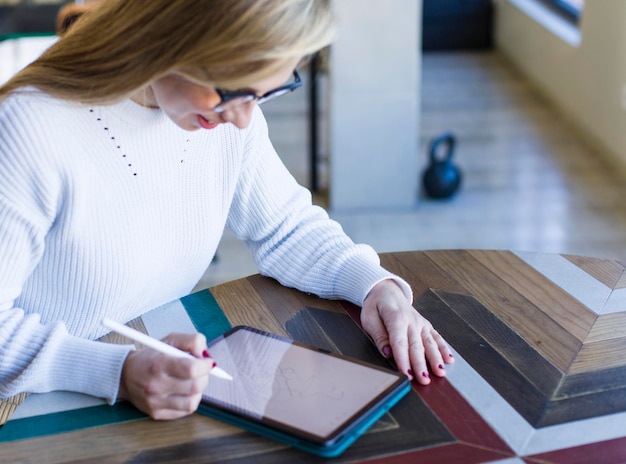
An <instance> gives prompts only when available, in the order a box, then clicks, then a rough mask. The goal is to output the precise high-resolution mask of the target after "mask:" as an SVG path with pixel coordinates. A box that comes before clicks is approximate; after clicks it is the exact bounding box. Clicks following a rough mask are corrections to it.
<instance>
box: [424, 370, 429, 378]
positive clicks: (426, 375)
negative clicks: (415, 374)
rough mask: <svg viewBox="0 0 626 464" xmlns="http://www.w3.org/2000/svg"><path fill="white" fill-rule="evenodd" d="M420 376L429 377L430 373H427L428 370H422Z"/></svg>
mask: <svg viewBox="0 0 626 464" xmlns="http://www.w3.org/2000/svg"><path fill="white" fill-rule="evenodd" d="M422 377H426V378H429V377H430V375H429V374H428V372H426V371H424V372H422Z"/></svg>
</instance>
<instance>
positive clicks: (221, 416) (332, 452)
mask: <svg viewBox="0 0 626 464" xmlns="http://www.w3.org/2000/svg"><path fill="white" fill-rule="evenodd" d="M410 391H411V384H410V382H409V380H408V379H407V380H406V381H405V382H403V383H402V384H400V385H399V386H398V388H397V389H396V390H395V391H393V392H391V393H390V394H389V395H388V396H387V398H385V399H383V400H382V401H381V402H380V404H378V405H377V406H375V407H374V408H373V409H371V410H370V411H369V413H367V414H366V415H364V416H362V417H361V418H360V420H358V422H355V423H354V424H353V426H352V427H351V428H350V429H348V430H347V431H346V433H345V434H344V435H343V436H342V437H341V438H339V439H338V440H337V441H335V442H334V443H332V444H330V445H328V446H324V445H319V444H317V443H312V442H308V441H304V440H301V439H299V438H298V437H294V436H293V435H289V434H287V433H284V432H282V431H279V430H276V429H273V428H270V427H267V426H264V425H262V424H259V423H257V422H252V421H250V420H246V419H243V418H241V417H239V416H236V415H234V414H231V413H229V412H226V411H222V410H220V409H217V408H214V407H212V406H209V405H207V404H205V403H202V404H200V407H199V408H198V412H199V413H201V414H204V415H207V416H209V417H213V418H214V419H217V420H220V421H223V422H226V423H228V424H231V425H234V426H236V427H241V428H242V429H245V430H248V431H250V432H253V433H256V434H258V435H261V436H264V437H266V438H270V439H272V440H275V441H278V442H280V443H284V444H286V445H289V446H293V447H294V448H298V449H301V450H303V451H307V452H309V453H313V454H316V455H318V456H322V457H325V458H334V457H337V456H339V455H340V454H341V453H343V452H344V451H345V450H346V449H347V448H348V447H349V446H350V445H352V444H353V443H354V442H355V441H356V440H357V438H359V437H360V436H361V435H363V434H364V433H365V431H366V430H367V429H369V428H370V427H371V426H372V425H373V424H374V423H375V422H376V421H377V420H378V419H380V418H381V417H382V416H383V415H384V414H385V413H386V412H387V411H388V410H389V409H390V408H391V407H393V406H394V405H395V404H396V403H398V401H400V400H401V399H402V398H403V397H404V396H405V395H406V394H407V393H409V392H410Z"/></svg>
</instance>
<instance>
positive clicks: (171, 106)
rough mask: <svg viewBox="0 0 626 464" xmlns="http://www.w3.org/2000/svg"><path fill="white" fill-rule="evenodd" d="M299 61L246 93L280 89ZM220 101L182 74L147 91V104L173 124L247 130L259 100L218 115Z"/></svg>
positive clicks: (162, 80)
mask: <svg viewBox="0 0 626 464" xmlns="http://www.w3.org/2000/svg"><path fill="white" fill-rule="evenodd" d="M298 61H299V60H298V59H293V60H292V61H290V62H288V63H286V64H285V65H284V66H283V67H282V68H280V69H279V70H278V71H277V72H276V73H275V74H273V75H271V76H270V77H268V78H266V79H263V80H261V81H258V82H255V83H254V85H252V86H250V88H249V89H246V90H251V91H253V92H254V93H255V94H257V95H263V94H264V93H266V92H268V91H270V90H272V89H275V88H276V87H279V86H280V85H282V84H283V83H284V82H285V81H287V80H288V79H289V78H290V77H291V74H292V72H293V70H294V68H295V67H296V65H297V64H298ZM227 90H235V89H227ZM236 90H240V89H236ZM220 100H221V98H220V96H219V94H218V93H217V92H216V91H215V89H214V88H213V87H210V86H207V85H201V84H197V83H195V82H192V81H190V80H189V79H187V78H185V77H183V76H181V75H179V74H168V75H166V76H164V77H162V78H161V79H158V80H156V81H155V82H153V83H152V84H151V85H150V86H149V87H148V89H147V91H146V97H145V100H144V104H146V105H147V106H153V107H158V108H161V110H163V112H165V114H166V115H167V116H168V117H169V118H170V119H171V120H172V122H174V123H175V124H176V125H177V126H179V127H180V128H182V129H185V130H188V131H193V130H198V129H214V128H215V127H217V126H218V125H219V124H223V123H227V122H230V123H232V124H234V125H235V126H237V127H238V128H240V129H243V128H245V127H247V126H248V124H249V123H250V118H251V117H252V110H253V109H254V105H256V100H252V101H249V102H246V103H242V104H240V105H237V106H235V107H232V108H227V109H225V110H224V111H222V112H220V113H218V112H215V111H213V108H215V107H216V106H217V105H218V104H219V103H220Z"/></svg>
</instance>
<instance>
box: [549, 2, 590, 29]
mask: <svg viewBox="0 0 626 464" xmlns="http://www.w3.org/2000/svg"><path fill="white" fill-rule="evenodd" d="M542 1H543V2H544V3H546V4H548V5H549V6H551V7H552V9H554V10H555V11H557V12H558V13H560V14H561V15H562V16H564V17H566V18H567V19H569V20H571V21H574V22H576V23H577V22H578V20H579V19H580V15H581V14H582V12H583V9H584V7H585V0H542Z"/></svg>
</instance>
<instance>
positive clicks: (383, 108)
mask: <svg viewBox="0 0 626 464" xmlns="http://www.w3.org/2000/svg"><path fill="white" fill-rule="evenodd" d="M334 6H335V11H336V13H337V16H338V19H339V35H338V38H337V40H336V41H335V42H334V43H333V45H332V47H331V50H330V66H329V89H328V90H329V92H328V94H329V137H330V142H329V145H330V146H329V151H330V160H329V162H330V166H329V202H330V208H331V209H334V210H338V209H347V208H348V209H351V208H369V209H371V208H406V207H411V206H413V205H415V203H416V202H417V196H418V192H419V189H418V177H419V153H418V150H419V91H420V81H419V76H420V49H421V32H420V31H421V12H422V2H421V0H335V3H334Z"/></svg>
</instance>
